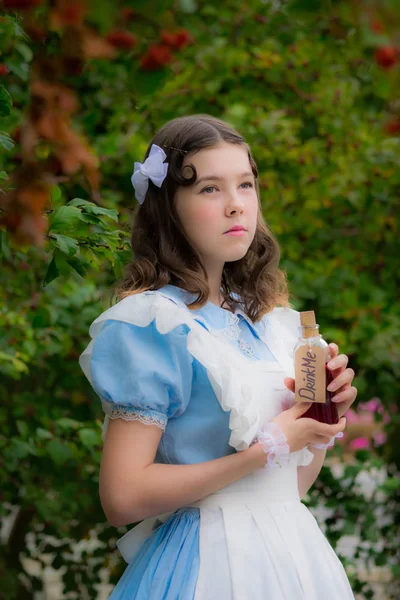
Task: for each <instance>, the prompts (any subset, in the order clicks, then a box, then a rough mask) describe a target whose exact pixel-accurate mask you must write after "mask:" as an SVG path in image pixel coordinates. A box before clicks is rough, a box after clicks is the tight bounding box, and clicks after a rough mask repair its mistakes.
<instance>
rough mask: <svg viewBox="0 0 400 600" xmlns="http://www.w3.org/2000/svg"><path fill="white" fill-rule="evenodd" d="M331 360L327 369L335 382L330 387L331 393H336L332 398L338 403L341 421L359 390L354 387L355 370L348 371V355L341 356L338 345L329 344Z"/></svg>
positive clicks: (328, 388)
mask: <svg viewBox="0 0 400 600" xmlns="http://www.w3.org/2000/svg"><path fill="white" fill-rule="evenodd" d="M329 350H330V354H331V356H332V358H331V360H330V361H329V362H328V364H327V367H328V369H329V370H330V371H331V373H332V375H333V381H332V382H331V383H330V384H329V385H328V387H327V390H328V391H329V392H335V395H334V396H333V397H332V401H333V402H338V403H339V405H338V414H339V419H340V417H342V416H343V415H344V414H345V412H346V411H347V410H349V408H350V406H351V405H352V404H353V402H354V400H355V399H356V397H357V388H355V387H354V386H352V385H351V384H352V381H353V379H354V375H355V373H354V371H353V369H347V368H346V367H347V363H348V362H349V357H348V356H346V354H339V348H338V346H337V345H336V344H329Z"/></svg>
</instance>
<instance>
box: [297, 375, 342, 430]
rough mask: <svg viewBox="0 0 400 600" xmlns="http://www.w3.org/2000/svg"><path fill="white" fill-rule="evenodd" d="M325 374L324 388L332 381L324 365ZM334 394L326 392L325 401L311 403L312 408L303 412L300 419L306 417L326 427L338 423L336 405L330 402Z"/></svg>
mask: <svg viewBox="0 0 400 600" xmlns="http://www.w3.org/2000/svg"><path fill="white" fill-rule="evenodd" d="M325 373H326V386H328V385H329V384H330V382H331V381H332V379H333V376H332V373H331V371H330V370H329V369H328V367H327V366H326V364H325ZM333 395H334V392H328V390H326V396H325V398H326V401H325V403H323V402H313V404H312V406H310V408H309V409H308V410H307V412H305V413H304V414H303V415H301V418H302V417H307V418H309V419H315V420H316V421H320V423H327V424H328V425H335V424H336V423H337V422H338V421H339V415H338V410H337V404H336V403H335V402H332V396H333Z"/></svg>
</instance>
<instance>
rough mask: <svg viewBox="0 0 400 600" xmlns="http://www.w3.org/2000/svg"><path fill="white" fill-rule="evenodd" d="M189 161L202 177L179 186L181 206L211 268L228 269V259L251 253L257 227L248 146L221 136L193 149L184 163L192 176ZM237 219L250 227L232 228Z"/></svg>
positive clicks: (191, 234) (184, 222)
mask: <svg viewBox="0 0 400 600" xmlns="http://www.w3.org/2000/svg"><path fill="white" fill-rule="evenodd" d="M189 163H192V164H193V165H194V166H195V168H196V172H197V180H196V182H195V183H194V184H193V185H191V186H187V187H183V186H181V187H178V189H177V191H176V194H175V205H176V210H177V213H178V216H179V218H180V219H181V222H182V226H183V229H184V231H185V233H186V235H187V237H188V238H189V241H190V243H191V245H192V246H193V247H194V248H195V249H196V250H197V252H198V253H199V254H200V256H201V258H202V260H203V263H204V266H205V268H206V270H207V272H208V274H210V272H213V273H217V272H220V273H221V274H222V269H223V266H224V264H225V262H231V261H236V260H240V259H241V258H243V256H245V254H246V252H247V250H248V249H249V247H250V245H251V243H252V241H253V238H254V235H255V231H256V225H257V214H258V210H259V203H258V196H257V192H256V188H255V179H254V175H253V173H252V170H251V166H250V161H249V157H248V155H247V150H246V149H245V148H244V147H242V146H237V145H235V144H230V143H228V142H220V143H218V145H217V146H214V147H213V148H206V149H203V150H200V151H199V152H197V153H196V154H191V155H188V156H186V157H185V159H184V161H183V166H182V169H183V175H184V176H187V177H188V178H189V177H191V176H192V174H193V172H192V169H191V168H190V167H188V164H189ZM185 167H186V168H185ZM186 173H187V175H186ZM235 225H241V226H243V227H244V228H245V231H244V232H242V233H241V235H236V236H235V235H229V234H227V233H226V232H227V231H228V230H229V229H231V227H233V226H235Z"/></svg>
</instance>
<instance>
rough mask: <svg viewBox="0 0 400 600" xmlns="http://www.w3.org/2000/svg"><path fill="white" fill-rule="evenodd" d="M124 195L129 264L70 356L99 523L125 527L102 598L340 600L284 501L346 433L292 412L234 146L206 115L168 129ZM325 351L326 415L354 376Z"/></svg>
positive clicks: (248, 162) (289, 340) (289, 316)
mask: <svg viewBox="0 0 400 600" xmlns="http://www.w3.org/2000/svg"><path fill="white" fill-rule="evenodd" d="M132 184H133V187H134V189H135V195H136V198H137V200H138V202H139V205H138V210H137V212H136V214H135V218H134V225H133V232H132V248H133V254H134V258H133V261H132V263H131V264H130V265H129V267H128V271H127V276H126V278H125V280H124V281H123V283H122V285H121V286H120V288H119V289H118V296H119V301H118V302H117V303H116V304H115V305H114V306H112V307H111V308H109V309H108V310H106V311H105V312H103V313H102V314H101V315H100V316H99V317H98V318H97V319H96V320H95V321H94V322H93V324H92V325H91V327H90V336H91V337H92V338H93V339H92V341H91V342H90V344H89V346H88V348H87V349H86V350H85V351H84V352H83V354H82V355H81V357H80V365H81V367H82V369H83V371H84V373H85V375H86V376H87V378H88V379H89V381H90V383H91V384H92V386H93V388H94V390H95V391H96V393H97V394H98V395H99V396H100V398H101V400H102V405H103V409H104V411H105V413H106V417H105V424H104V434H103V439H104V449H103V454H102V461H101V469H100V499H101V503H102V506H103V509H104V512H105V515H106V517H107V519H108V521H109V522H110V523H111V524H112V525H114V526H115V527H121V526H123V525H129V524H132V523H137V522H139V521H141V523H140V524H139V525H137V526H136V527H135V528H133V529H132V530H131V531H129V532H128V533H127V534H126V535H125V536H124V537H122V538H121V539H120V540H119V541H118V547H119V549H120V551H121V553H122V555H123V556H124V558H125V560H126V562H127V563H128V566H127V568H126V570H125V572H124V574H123V576H122V578H121V579H120V581H119V582H118V584H117V585H116V587H115V588H114V591H113V593H112V594H111V597H110V598H111V599H112V600H133V599H136V600H178V599H179V600H214V599H215V600H231V599H232V600H233V599H234V600H265V599H266V598H268V600H301V599H304V600H314V599H315V600H317V599H318V600H320V598H322V597H323V598H324V600H338V599H339V598H340V600H348V599H353V598H354V596H353V594H352V591H351V588H350V585H349V582H348V579H347V577H346V573H345V571H344V568H343V566H342V565H341V563H340V561H339V559H338V557H337V556H336V554H335V552H334V551H333V549H332V547H331V546H330V545H329V543H328V541H327V539H326V537H325V536H324V535H323V533H322V531H321V529H320V528H319V526H318V524H317V522H316V520H315V519H314V517H313V516H312V515H311V513H310V512H309V510H308V509H307V508H306V507H305V505H304V504H302V502H301V498H302V497H303V496H304V495H305V494H306V492H307V491H308V489H309V488H310V487H311V485H312V484H313V483H314V481H315V479H316V477H317V476H318V473H319V471H320V469H321V467H322V464H323V461H324V458H325V454H326V448H327V447H328V445H332V444H333V438H334V437H335V436H341V435H342V433H341V432H342V431H343V429H344V427H345V419H344V418H341V419H340V420H339V423H338V424H336V425H327V424H323V423H319V422H317V421H315V420H314V419H308V418H300V417H301V416H302V414H303V413H304V412H305V411H306V410H307V409H308V408H309V407H310V404H309V403H307V404H296V405H293V391H294V380H293V374H294V373H293V348H294V346H295V343H296V341H297V337H298V327H299V314H298V313H297V312H296V311H294V310H292V309H290V308H288V292H287V287H286V282H285V277H284V274H283V273H282V271H280V270H279V267H278V263H279V247H278V245H277V242H276V241H275V239H274V237H273V236H272V234H271V232H270V231H269V229H268V227H267V226H266V224H265V222H264V220H263V217H262V213H261V207H260V197H259V187H258V176H257V167H256V164H255V162H254V160H253V158H252V155H251V152H250V149H249V147H248V145H247V144H246V143H245V141H244V140H243V138H242V137H241V136H240V135H239V134H238V133H237V132H235V131H234V130H233V129H232V128H231V127H230V126H229V125H228V124H226V123H224V122H223V121H220V120H218V119H215V118H213V117H210V116H207V115H194V116H189V117H182V118H178V119H174V120H172V121H170V122H169V123H167V124H166V125H164V127H162V128H161V130H160V131H159V132H158V133H157V134H156V136H155V137H154V139H153V140H152V142H151V143H150V145H149V148H148V151H147V153H146V159H145V161H144V163H135V169H134V173H133V175H132ZM278 304H279V305H281V307H279V308H278V307H277V305H278ZM330 349H331V354H332V356H333V359H332V360H331V361H330V363H329V368H330V369H331V370H332V373H333V377H334V380H335V384H336V389H337V393H336V396H335V400H336V401H337V402H338V403H339V404H338V410H339V415H340V417H342V415H343V414H344V413H345V412H346V410H347V409H348V408H349V406H350V405H351V404H352V403H353V402H354V400H355V397H356V394H357V392H356V389H355V388H354V387H352V386H351V382H352V379H353V377H354V372H353V371H352V370H351V369H348V368H346V367H347V362H348V359H347V357H346V356H345V355H338V348H337V346H336V345H335V344H331V345H330ZM290 404H292V406H291V407H290V408H289V405H290ZM283 408H286V410H283Z"/></svg>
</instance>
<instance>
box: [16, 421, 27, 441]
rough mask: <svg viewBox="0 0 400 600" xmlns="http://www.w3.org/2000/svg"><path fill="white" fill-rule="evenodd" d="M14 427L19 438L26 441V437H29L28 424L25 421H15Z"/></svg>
mask: <svg viewBox="0 0 400 600" xmlns="http://www.w3.org/2000/svg"><path fill="white" fill-rule="evenodd" d="M16 426H17V429H18V431H19V433H20V436H21V437H22V438H23V439H24V440H26V439H28V436H29V427H28V424H27V423H26V422H25V421H19V420H17V421H16Z"/></svg>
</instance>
